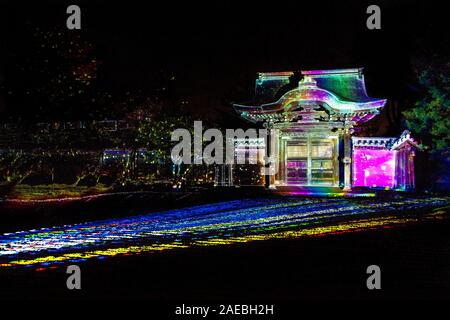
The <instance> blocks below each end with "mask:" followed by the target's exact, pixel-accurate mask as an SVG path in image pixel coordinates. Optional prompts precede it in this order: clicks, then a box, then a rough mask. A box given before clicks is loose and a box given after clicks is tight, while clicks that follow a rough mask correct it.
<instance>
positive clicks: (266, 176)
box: [264, 128, 272, 188]
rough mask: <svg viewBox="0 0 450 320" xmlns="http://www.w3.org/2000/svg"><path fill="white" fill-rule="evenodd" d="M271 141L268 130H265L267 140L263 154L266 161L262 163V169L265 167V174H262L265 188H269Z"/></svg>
mask: <svg viewBox="0 0 450 320" xmlns="http://www.w3.org/2000/svg"><path fill="white" fill-rule="evenodd" d="M271 141H272V137H271V132H270V128H267V138H266V154H265V156H266V157H265V159H266V160H267V161H265V162H264V167H265V172H264V187H266V188H270V184H271V183H270V178H271V177H270V160H269V156H270V155H271V153H272V146H271Z"/></svg>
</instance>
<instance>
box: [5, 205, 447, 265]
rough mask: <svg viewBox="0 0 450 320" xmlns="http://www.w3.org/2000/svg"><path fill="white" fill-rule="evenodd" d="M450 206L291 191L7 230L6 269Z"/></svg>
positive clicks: (354, 223)
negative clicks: (295, 194)
mask: <svg viewBox="0 0 450 320" xmlns="http://www.w3.org/2000/svg"><path fill="white" fill-rule="evenodd" d="M449 204H450V197H430V198H423V199H413V198H403V199H395V200H392V199H391V200H388V199H384V200H383V199H373V198H372V199H348V198H332V199H330V198H312V199H307V198H301V199H300V198H298V197H287V196H286V197H277V198H270V199H248V200H235V201H227V202H220V203H215V204H207V205H200V206H194V207H190V208H184V209H177V210H170V211H165V212H158V213H150V214H146V215H141V216H134V217H128V218H119V219H109V220H102V221H94V222H88V223H81V224H74V225H65V226H59V227H51V228H42V229H39V230H29V231H20V232H14V233H5V234H3V235H1V236H0V267H27V266H28V267H29V266H33V267H36V268H37V269H40V268H42V267H44V268H45V267H49V266H54V265H56V264H63V263H69V262H70V263H73V262H80V261H85V260H87V259H92V258H98V259H100V258H105V257H111V256H116V255H129V254H142V253H149V252H155V251H161V250H167V249H176V248H189V247H196V246H210V245H223V244H232V243H242V242H248V241H256V240H268V239H282V238H292V237H295V238H296V237H301V236H320V235H326V234H334V233H342V232H354V231H362V230H367V229H368V228H386V227H391V226H394V225H402V224H406V223H414V222H418V221H420V219H422V218H423V217H426V216H427V215H425V214H423V215H417V212H416V213H414V214H412V213H410V214H407V213H408V212H411V210H413V209H414V210H416V211H417V210H418V209H421V210H422V209H424V210H423V212H426V210H425V209H430V208H436V207H442V206H448V205H449ZM428 211H430V210H428ZM444 213H445V212H443V213H442V214H444ZM435 215H436V213H434V216H435Z"/></svg>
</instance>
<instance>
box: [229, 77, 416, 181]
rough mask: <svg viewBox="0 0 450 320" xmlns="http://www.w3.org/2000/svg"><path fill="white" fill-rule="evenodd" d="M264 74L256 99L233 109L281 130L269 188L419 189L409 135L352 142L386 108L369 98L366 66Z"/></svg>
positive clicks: (252, 120)
mask: <svg viewBox="0 0 450 320" xmlns="http://www.w3.org/2000/svg"><path fill="white" fill-rule="evenodd" d="M301 75H302V80H300V81H299V82H298V84H294V85H293V84H292V83H291V82H292V78H293V76H294V72H271V73H259V74H258V79H257V80H256V88H255V89H256V90H255V98H254V100H253V101H252V102H249V103H245V104H234V105H233V106H234V109H235V110H236V112H237V113H238V114H239V115H240V116H241V117H242V118H243V119H245V120H247V121H249V122H251V123H253V124H255V125H257V126H264V127H266V128H269V129H277V131H278V135H277V138H276V139H277V140H276V142H275V143H276V144H277V148H276V149H277V150H278V161H277V163H276V166H277V170H276V171H277V172H276V174H275V175H272V176H270V178H269V177H267V178H266V185H267V186H269V185H270V186H272V187H276V186H307V187H310V186H323V187H341V188H343V189H344V190H351V188H352V186H358V187H375V188H390V189H391V188H394V189H413V188H414V166H413V156H414V150H415V149H417V148H419V146H418V145H417V144H416V143H415V142H414V140H412V138H411V137H410V136H409V133H408V132H405V133H404V134H403V135H402V137H400V138H398V139H396V138H364V137H352V134H353V128H354V127H355V126H360V125H363V124H364V123H365V122H367V121H369V120H370V119H372V118H373V117H375V116H376V115H377V114H379V113H380V110H381V109H382V108H383V107H384V105H385V104H386V99H376V98H371V97H369V96H368V95H367V92H366V88H365V83H364V75H363V73H362V69H341V70H316V71H302V72H301Z"/></svg>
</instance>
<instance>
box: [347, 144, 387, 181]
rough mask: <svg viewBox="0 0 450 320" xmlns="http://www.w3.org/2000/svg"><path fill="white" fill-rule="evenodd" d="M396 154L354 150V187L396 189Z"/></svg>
mask: <svg viewBox="0 0 450 320" xmlns="http://www.w3.org/2000/svg"><path fill="white" fill-rule="evenodd" d="M394 155H395V153H394V151H391V150H386V149H369V148H355V149H354V150H353V185H354V186H357V187H383V188H385V187H389V188H393V187H394V172H395V171H394V169H395V157H394Z"/></svg>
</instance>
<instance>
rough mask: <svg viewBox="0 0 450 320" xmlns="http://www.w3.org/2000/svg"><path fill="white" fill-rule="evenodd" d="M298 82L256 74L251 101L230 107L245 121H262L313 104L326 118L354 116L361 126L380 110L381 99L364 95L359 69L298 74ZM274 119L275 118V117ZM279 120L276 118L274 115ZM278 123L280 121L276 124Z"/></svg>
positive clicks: (282, 75) (276, 74)
mask: <svg viewBox="0 0 450 320" xmlns="http://www.w3.org/2000/svg"><path fill="white" fill-rule="evenodd" d="M300 74H301V75H302V76H303V78H302V80H300V81H299V82H298V83H295V77H296V75H298V73H296V72H291V71H289V72H268V73H258V79H256V86H255V98H254V100H253V101H251V102H248V103H243V104H234V108H235V110H236V111H237V112H238V113H239V114H240V115H241V116H242V117H243V118H245V119H247V120H249V121H252V122H257V121H266V120H267V116H268V114H271V115H274V114H277V113H278V114H280V113H284V114H285V113H286V111H290V110H293V108H292V106H293V105H308V104H309V105H311V104H316V105H320V106H323V107H325V108H326V109H327V110H328V112H329V113H330V114H338V115H343V114H345V115H355V116H357V121H360V122H364V121H367V120H369V119H370V118H371V117H370V116H367V115H369V114H371V115H373V116H374V115H375V114H378V113H379V110H380V109H381V108H383V106H384V105H385V103H386V100H385V99H376V98H371V97H369V96H368V95H367V91H366V87H365V83H364V75H363V69H362V68H357V69H338V70H313V71H301V72H300ZM275 118H277V117H275ZM278 119H279V120H280V119H281V118H280V116H279V115H278ZM280 121H281V120H280Z"/></svg>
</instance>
